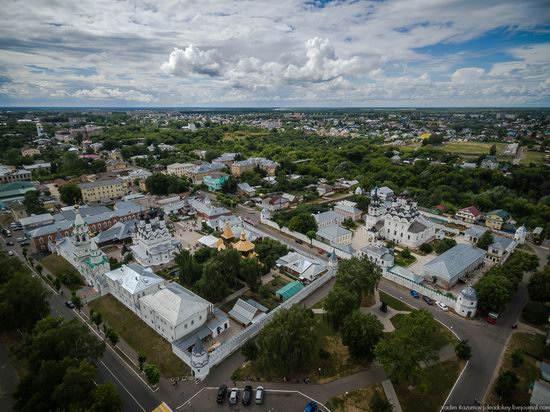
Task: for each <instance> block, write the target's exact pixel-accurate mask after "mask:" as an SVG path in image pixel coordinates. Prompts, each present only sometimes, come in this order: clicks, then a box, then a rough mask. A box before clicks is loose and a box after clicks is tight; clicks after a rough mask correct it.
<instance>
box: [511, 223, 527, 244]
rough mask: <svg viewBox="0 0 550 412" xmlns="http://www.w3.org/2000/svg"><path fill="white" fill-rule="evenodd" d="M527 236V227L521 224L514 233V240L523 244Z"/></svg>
mask: <svg viewBox="0 0 550 412" xmlns="http://www.w3.org/2000/svg"><path fill="white" fill-rule="evenodd" d="M526 238H527V228H526V227H525V226H520V227H519V228H518V229H517V230H516V233H514V240H515V241H516V242H517V243H518V244H520V245H523V244H524V243H525V239H526Z"/></svg>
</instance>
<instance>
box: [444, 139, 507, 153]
mask: <svg viewBox="0 0 550 412" xmlns="http://www.w3.org/2000/svg"><path fill="white" fill-rule="evenodd" d="M493 144H495V145H496V146H497V156H500V155H502V153H503V152H504V149H505V148H506V146H507V145H506V144H505V143H481V142H455V143H444V144H442V145H441V146H436V147H437V148H440V149H442V150H445V151H446V152H449V153H456V154H458V155H466V156H480V155H488V154H489V150H491V146H492V145H493Z"/></svg>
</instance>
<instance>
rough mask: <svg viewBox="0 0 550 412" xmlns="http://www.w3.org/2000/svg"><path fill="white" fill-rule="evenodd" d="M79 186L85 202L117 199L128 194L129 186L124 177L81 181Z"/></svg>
mask: <svg viewBox="0 0 550 412" xmlns="http://www.w3.org/2000/svg"><path fill="white" fill-rule="evenodd" d="M79 186H80V190H81V191H82V201H83V202H84V203H92V202H99V201H101V200H102V199H115V198H119V197H122V196H124V195H126V194H128V187H127V185H126V183H125V182H124V181H123V180H122V179H110V180H97V181H95V182H89V183H81V184H80V185H79Z"/></svg>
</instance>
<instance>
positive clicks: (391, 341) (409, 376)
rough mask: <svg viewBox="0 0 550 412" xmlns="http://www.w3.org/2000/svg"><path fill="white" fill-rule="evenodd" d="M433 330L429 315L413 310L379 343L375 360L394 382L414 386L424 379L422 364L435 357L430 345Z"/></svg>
mask: <svg viewBox="0 0 550 412" xmlns="http://www.w3.org/2000/svg"><path fill="white" fill-rule="evenodd" d="M436 330H437V323H436V321H435V320H434V318H433V317H432V315H431V313H430V312H428V311H427V310H425V309H420V310H415V311H413V312H411V313H410V314H409V315H407V316H406V317H405V320H404V322H403V324H402V325H401V327H400V328H398V329H397V330H396V331H395V332H394V333H393V334H392V335H390V336H389V337H388V338H386V339H383V340H381V341H380V342H379V343H378V345H377V346H376V349H375V355H376V358H377V359H378V361H379V362H380V363H381V364H382V365H383V366H384V370H385V371H386V373H387V374H388V375H389V376H390V377H391V379H392V380H393V381H395V382H401V381H408V382H410V383H411V384H413V385H414V384H415V383H417V382H418V381H419V380H420V379H421V378H423V370H422V367H421V364H422V363H427V362H431V361H435V360H437V358H438V353H437V351H436V350H435V349H434V347H433V344H432V340H433V337H434V334H435V333H436Z"/></svg>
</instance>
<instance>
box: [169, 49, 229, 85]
mask: <svg viewBox="0 0 550 412" xmlns="http://www.w3.org/2000/svg"><path fill="white" fill-rule="evenodd" d="M161 69H162V70H163V71H164V72H165V73H168V74H172V75H175V76H181V77H185V76H188V75H190V74H201V75H207V76H216V75H218V74H219V72H220V69H221V55H220V54H219V53H218V51H217V50H213V49H212V50H201V49H199V48H198V47H195V46H193V45H192V44H191V45H189V46H187V47H186V48H185V49H183V50H182V49H178V48H175V49H174V50H173V51H172V53H170V57H169V58H168V61H167V62H164V63H162V66H161Z"/></svg>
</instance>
